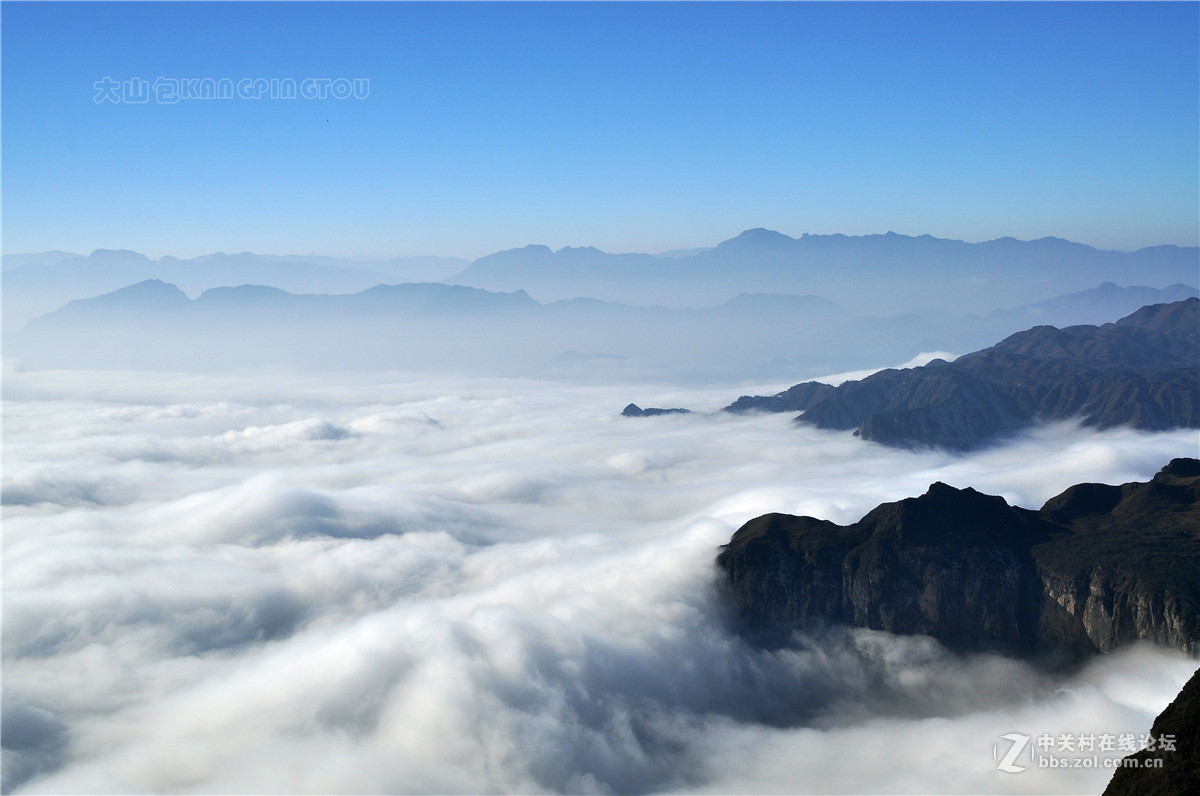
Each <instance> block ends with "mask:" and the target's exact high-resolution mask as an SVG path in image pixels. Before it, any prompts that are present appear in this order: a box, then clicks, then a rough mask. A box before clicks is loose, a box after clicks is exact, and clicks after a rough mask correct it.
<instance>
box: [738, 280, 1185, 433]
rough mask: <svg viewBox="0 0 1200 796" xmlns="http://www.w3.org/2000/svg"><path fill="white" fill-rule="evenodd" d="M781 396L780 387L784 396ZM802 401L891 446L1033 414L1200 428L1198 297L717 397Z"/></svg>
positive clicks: (813, 413)
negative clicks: (848, 374)
mask: <svg viewBox="0 0 1200 796" xmlns="http://www.w3.org/2000/svg"><path fill="white" fill-rule="evenodd" d="M789 396H790V397H789ZM751 408H753V409H763V410H767V411H795V410H797V409H799V410H801V411H803V414H802V415H800V416H799V417H798V418H797V420H798V421H799V422H802V423H810V424H812V425H815V426H817V427H819V428H827V429H847V430H848V429H854V433H855V434H856V435H857V436H860V437H862V438H863V439H868V440H875V441H877V442H881V443H883V444H885V445H892V446H897V447H921V446H929V447H942V448H949V449H952V450H967V449H970V448H973V447H977V446H978V445H981V444H983V443H985V442H987V441H989V440H991V439H993V438H995V437H996V436H998V435H1001V434H1004V433H1008V432H1012V431H1015V430H1017V429H1020V428H1023V427H1025V426H1028V425H1030V424H1031V423H1034V422H1036V421H1039V420H1065V419H1069V418H1072V417H1080V418H1082V420H1083V423H1084V425H1086V426H1090V427H1093V428H1110V427H1112V426H1119V425H1127V426H1131V427H1133V428H1139V429H1146V430H1154V431H1160V430H1165V429H1170V428H1179V427H1187V428H1196V427H1200V299H1196V298H1190V299H1187V300H1185V301H1178V302H1175V303H1172V304H1155V305H1151V306H1147V307H1143V308H1142V309H1140V310H1138V311H1137V312H1135V313H1133V314H1132V315H1128V316H1126V317H1125V318H1122V319H1121V320H1119V321H1117V322H1116V323H1108V324H1104V325H1103V326H1070V327H1067V328H1065V329H1056V328H1054V327H1053V326H1038V327H1035V328H1033V329H1029V330H1027V331H1024V332H1018V333H1017V334H1014V335H1012V336H1010V337H1008V338H1006V339H1005V340H1003V341H1001V342H1000V343H997V344H996V345H995V346H992V347H991V348H986V349H983V350H981V351H976V352H975V353H973V354H967V355H966V356H963V357H960V358H959V359H957V360H955V361H954V362H945V361H942V360H935V361H934V362H931V363H929V364H928V365H925V366H923V367H919V368H906V369H904V370H894V369H891V370H883V371H880V372H878V373H875V374H873V375H871V376H868V377H867V378H865V379H862V380H859V381H849V382H845V383H844V384H842V385H840V386H838V387H836V388H830V387H828V385H823V384H819V383H817V382H808V383H805V384H800V385H796V386H795V387H792V388H791V389H789V390H787V391H786V392H783V393H780V394H778V395H775V396H770V397H745V396H743V397H742V398H739V399H738V401H737V402H735V403H734V404H732V405H730V406H729V407H727V409H728V410H730V411H745V410H746V409H751Z"/></svg>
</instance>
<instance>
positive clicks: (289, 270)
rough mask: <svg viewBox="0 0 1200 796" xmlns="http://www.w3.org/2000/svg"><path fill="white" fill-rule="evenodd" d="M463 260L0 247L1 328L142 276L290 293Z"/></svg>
mask: <svg viewBox="0 0 1200 796" xmlns="http://www.w3.org/2000/svg"><path fill="white" fill-rule="evenodd" d="M467 262H468V261H466V260H461V259H455V258H450V257H423V256H422V257H393V258H389V259H379V260H350V259H345V258H337V257H315V256H299V255H298V256H286V257H280V256H271V255H263V254H253V253H250V252H242V253H240V254H224V253H217V254H208V255H205V256H203V257H195V258H192V259H189V260H181V259H177V258H175V257H162V258H160V259H157V260H152V259H150V258H149V257H146V256H145V255H142V254H139V253H137V252H132V251H124V250H108V249H97V250H96V251H94V252H92V253H91V254H90V255H87V256H83V255H79V254H70V253H68V252H58V251H55V252H42V253H40V254H6V255H4V257H3V268H4V270H3V285H4V330H5V332H6V333H8V332H12V331H16V330H17V329H19V328H20V327H21V326H23V325H24V324H25V323H26V322H28V321H29V320H31V319H33V318H36V317H38V316H40V315H44V314H46V313H47V312H50V311H52V310H55V309H58V308H59V307H61V306H62V305H64V304H66V303H67V302H68V301H72V300H74V299H81V298H90V297H92V296H96V295H99V294H102V293H108V292H110V291H113V290H117V289H119V288H123V287H128V286H129V285H132V284H135V283H137V282H142V281H144V280H147V279H158V280H160V281H164V282H169V283H171V284H174V285H178V286H179V287H180V288H181V289H183V290H184V291H187V292H191V293H199V292H200V291H202V290H207V289H208V288H213V287H229V286H233V285H244V284H261V285H269V286H271V287H277V288H280V289H283V290H287V291H290V292H294V293H352V292H356V291H360V290H365V289H366V288H369V287H372V286H374V285H378V284H381V283H386V282H396V281H405V282H409V281H437V280H439V279H442V278H444V277H446V276H448V275H450V274H453V273H455V272H456V271H459V270H461V269H462V268H463V266H465V265H467Z"/></svg>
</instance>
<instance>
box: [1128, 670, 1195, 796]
mask: <svg viewBox="0 0 1200 796" xmlns="http://www.w3.org/2000/svg"><path fill="white" fill-rule="evenodd" d="M1150 734H1151V735H1153V736H1154V737H1155V738H1162V737H1163V736H1164V735H1165V736H1171V737H1173V738H1174V740H1175V748H1174V749H1154V750H1144V751H1141V752H1138V753H1137V754H1133V755H1129V757H1126V758H1125V760H1127V761H1128V760H1137V761H1138V765H1136V766H1132V765H1131V766H1122V767H1120V768H1118V769H1117V770H1116V771H1115V772H1114V773H1113V778H1112V780H1111V781H1110V782H1109V783H1108V787H1107V788H1105V789H1104V796H1125V795H1126V794H1128V795H1129V796H1189V795H1190V794H1195V793H1200V671H1197V672H1196V673H1195V674H1193V675H1192V678H1191V679H1190V680H1188V681H1187V683H1186V684H1184V686H1183V688H1182V689H1181V690H1180V692H1179V696H1177V697H1175V701H1173V702H1172V703H1171V704H1170V705H1167V707H1166V709H1165V710H1163V712H1162V713H1160V714H1159V715H1158V718H1157V719H1155V720H1154V725H1153V726H1152V727H1151V728H1150ZM1156 758H1157V759H1161V760H1162V767H1161V768H1158V767H1155V768H1146V767H1143V766H1145V765H1146V764H1145V763H1144V762H1143V761H1146V760H1154V759H1156Z"/></svg>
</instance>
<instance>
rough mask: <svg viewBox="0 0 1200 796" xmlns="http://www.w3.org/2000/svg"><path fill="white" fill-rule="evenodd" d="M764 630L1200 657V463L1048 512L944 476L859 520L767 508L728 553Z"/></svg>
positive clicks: (1068, 499)
mask: <svg viewBox="0 0 1200 796" xmlns="http://www.w3.org/2000/svg"><path fill="white" fill-rule="evenodd" d="M717 563H718V565H719V566H720V567H721V568H722V569H723V570H724V572H725V574H726V576H727V578H728V581H729V584H730V586H731V588H732V592H733V597H734V599H735V601H736V603H737V605H738V607H739V609H740V610H741V612H742V614H743V615H744V616H745V617H746V619H747V620H748V621H749V623H750V624H751V625H752V626H757V627H763V628H769V627H775V628H784V629H793V628H794V629H807V630H811V629H815V628H817V627H820V626H822V625H825V624H830V623H833V624H850V625H854V626H858V627H867V628H872V629H876V630H886V631H889V632H893V633H901V634H925V635H929V636H933V637H934V638H936V639H938V640H939V641H941V642H942V643H943V644H945V645H947V646H948V647H951V648H954V649H960V650H980V649H996V650H1004V651H1010V652H1018V653H1041V652H1047V653H1066V654H1067V655H1069V656H1081V655H1085V654H1088V653H1092V652H1097V651H1101V652H1107V651H1110V650H1112V649H1115V648H1116V647H1119V646H1121V645H1124V644H1128V643H1130V642H1133V641H1136V640H1139V639H1148V640H1152V641H1154V642H1156V643H1158V644H1162V645H1165V646H1169V647H1173V648H1175V649H1179V650H1184V651H1187V652H1188V653H1190V654H1196V653H1197V652H1200V461H1197V460H1195V459H1175V460H1173V461H1172V462H1171V463H1170V464H1169V465H1168V466H1167V467H1164V468H1163V469H1162V470H1161V471H1160V472H1159V473H1158V474H1157V475H1156V476H1155V477H1154V478H1153V479H1152V480H1151V481H1149V482H1146V483H1129V484H1124V485H1122V486H1107V485H1104V484H1079V485H1076V486H1073V487H1071V488H1070V489H1068V490H1066V491H1065V492H1063V493H1062V494H1060V495H1058V496H1057V497H1055V498H1052V499H1051V500H1049V501H1047V502H1046V504H1045V505H1044V506H1043V507H1042V508H1041V509H1040V510H1039V511H1031V510H1028V509H1023V508H1018V507H1014V506H1009V505H1008V504H1007V503H1006V502H1005V501H1004V499H1003V498H1000V497H994V496H990V495H984V494H981V493H979V492H976V491H975V490H973V489H969V488H968V489H955V488H954V487H951V486H947V485H946V484H942V483H936V484H933V485H932V486H931V487H930V488H929V491H928V492H926V493H925V494H924V495H923V496H921V497H918V498H908V499H905V500H901V501H898V502H896V503H885V504H883V505H880V506H878V507H877V508H875V509H874V510H872V511H871V512H869V513H868V514H867V515H866V516H865V517H863V518H862V519H861V520H859V521H858V522H856V523H853V524H851V525H847V526H840V525H836V524H834V523H832V522H828V521H825V520H819V519H814V518H812V517H795V516H790V515H785V514H767V515H765V516H762V517H758V518H756V519H753V520H750V521H749V522H747V523H746V524H745V525H743V526H742V527H741V528H740V529H739V530H738V531H737V533H735V534H734V536H733V538H732V540H731V541H730V542H729V544H727V545H725V546H724V547H723V548H722V551H721V553H720V555H719V556H718V557H717Z"/></svg>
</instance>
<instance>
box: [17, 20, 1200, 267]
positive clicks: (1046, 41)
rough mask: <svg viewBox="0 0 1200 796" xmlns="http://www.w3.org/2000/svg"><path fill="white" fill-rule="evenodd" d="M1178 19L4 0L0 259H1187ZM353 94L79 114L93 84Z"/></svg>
mask: <svg viewBox="0 0 1200 796" xmlns="http://www.w3.org/2000/svg"><path fill="white" fill-rule="evenodd" d="M1198 9H1200V5H1198V4H1196V3H1161V4H1160V3H1138V4H1109V3H1102V4H1086V3H1064V4H1034V3H1013V4H982V3H969V4H944V3H938V4H917V3H889V4H867V3H845V4H842V3H834V4H818V3H795V4H793V3H770V4H757V3H736V4H690V3H663V4H630V3H612V4H591V3H574V4H556V3H538V4H490V3H489V4H468V3H448V4H442V3H429V4H425V3H355V4H350V3H338V4H332V3H330V4H326V3H298V4H293V3H264V4H233V3H161V4H141V3H119V4H102V3H87V4H54V3H14V2H4V3H3V4H2V5H0V35H2V37H3V41H2V50H0V57H2V61H3V62H2V71H0V81H2V83H0V103H2V109H0V111H2V117H0V125H2V130H0V133H2V138H0V158H2V161H0V168H2V174H3V177H2V189H3V196H2V200H3V224H4V227H3V235H4V239H3V247H4V251H6V252H10V253H11V252H28V251H40V250H45V249H51V248H59V249H66V250H70V251H84V252H86V251H90V250H91V249H94V248H130V249H135V250H138V251H142V252H145V253H147V254H150V255H152V256H159V255H162V254H173V255H176V256H194V255H197V254H202V253H207V252H212V251H244V250H251V251H258V252H263V253H276V254H279V253H324V254H350V255H355V254H361V255H390V254H441V255H453V256H463V257H476V256H479V255H482V254H486V253H488V252H491V251H495V250H498V249H504V248H510V247H515V246H523V245H525V244H528V243H544V244H547V245H550V246H552V247H554V248H559V247H561V246H566V245H595V246H598V247H600V248H603V249H606V250H609V251H663V250H667V249H672V248H679V247H691V246H704V245H712V244H714V243H716V242H718V241H720V240H723V239H725V238H728V237H732V236H734V235H736V234H737V233H739V232H740V231H742V230H743V229H746V228H749V227H758V226H763V227H769V228H772V229H777V230H779V231H781V232H784V233H787V234H790V235H800V234H802V233H805V232H810V233H832V232H843V233H847V234H866V233H878V232H886V231H888V230H894V231H896V232H901V233H905V234H924V233H929V234H933V235H936V236H939V237H951V238H961V239H964V240H986V239H990V238H996V237H1001V236H1004V235H1012V236H1015V237H1019V238H1037V237H1042V236H1046V235H1057V236H1060V237H1065V238H1069V239H1072V240H1077V241H1081V242H1084V243H1089V244H1092V245H1095V246H1100V247H1106V248H1120V249H1133V248H1138V247H1141V246H1145V245H1152V244H1158V243H1174V244H1181V245H1196V244H1197V242H1198V240H1197V238H1198V236H1200V232H1198V224H1200V222H1198V220H1197V219H1198V218H1200V165H1198V157H1200V79H1198V75H1200V68H1198V67H1197V64H1200V14H1198ZM160 77H162V78H168V79H180V78H188V79H196V78H213V79H214V80H217V79H223V78H224V79H229V80H230V81H232V82H233V83H235V84H236V83H237V82H238V81H240V80H242V79H254V78H265V79H272V78H275V79H281V80H283V79H292V80H294V81H296V82H297V84H299V83H300V82H301V81H303V80H304V79H306V78H327V79H331V80H333V79H339V78H344V79H356V78H357V79H366V80H367V81H368V85H369V93H368V95H367V96H366V97H365V98H362V99H356V98H349V99H345V100H338V99H333V98H327V99H303V98H297V99H293V100H285V99H271V98H269V97H267V98H262V99H257V100H255V99H242V98H239V97H236V96H235V97H234V98H232V99H226V100H199V99H190V100H182V101H180V102H177V103H174V104H167V103H163V102H157V101H154V99H153V98H152V99H151V101H149V102H146V103H144V104H136V103H127V102H119V103H118V102H111V101H105V102H100V103H97V102H95V101H94V98H95V96H96V94H97V93H98V91H97V89H95V88H94V84H96V83H97V82H98V81H101V80H102V79H104V78H111V79H112V80H116V81H125V80H130V79H133V78H140V79H143V80H146V81H148V82H149V83H153V82H154V81H155V80H156V79H158V78H160Z"/></svg>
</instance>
